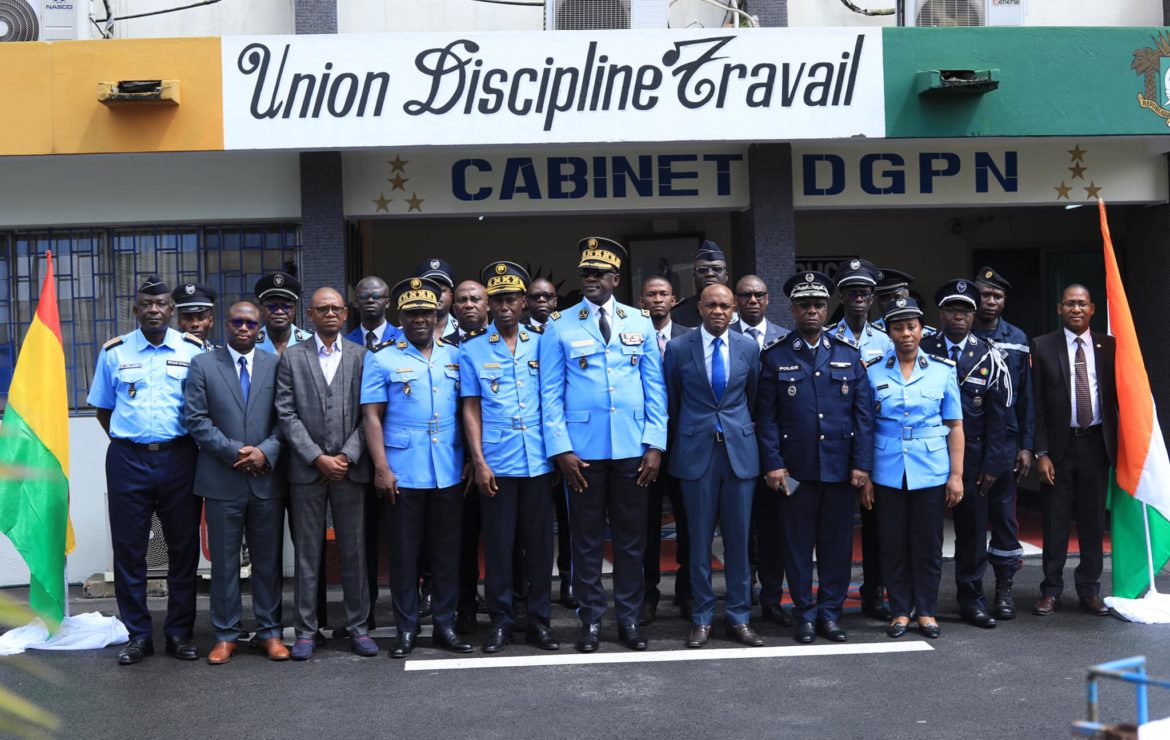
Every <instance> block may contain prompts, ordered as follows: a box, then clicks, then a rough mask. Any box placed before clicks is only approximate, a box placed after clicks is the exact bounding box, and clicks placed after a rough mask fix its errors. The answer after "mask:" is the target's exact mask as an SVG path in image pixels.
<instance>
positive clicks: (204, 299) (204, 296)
mask: <svg viewBox="0 0 1170 740" xmlns="http://www.w3.org/2000/svg"><path fill="white" fill-rule="evenodd" d="M171 299H172V300H173V301H174V302H175V308H177V309H178V310H179V313H202V312H204V311H206V310H207V309H209V308H214V307H215V291H214V290H212V289H211V288H210V287H208V286H206V285H202V284H200V283H183V284H182V285H180V286H179V287H177V288H175V289H174V290H173V291H171Z"/></svg>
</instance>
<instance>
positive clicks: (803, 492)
mask: <svg viewBox="0 0 1170 740" xmlns="http://www.w3.org/2000/svg"><path fill="white" fill-rule="evenodd" d="M769 493H771V494H772V495H773V496H776V497H778V499H779V501H780V510H781V513H782V517H781V518H782V520H783V524H784V542H785V556H784V572H785V573H787V574H788V589H789V591H790V592H791V594H792V603H793V609H792V618H793V619H795V620H797V621H802V622H816V621H817V620H820V621H826V620H832V621H837V620H838V619H840V618H841V608H842V606H843V605H844V603H845V594H846V593H847V592H848V590H849V575H850V570H851V568H852V565H853V506H854V501H856V499H857V495H856V493H855V492H854V489H853V487H852V486H851V485H849V483H848V482H842V483H820V482H818V481H802V482H801V484H800V486H799V487H798V488H797V489H796V493H794V494H792V495H791V496H785V495H784V494H783V492H780V491H776V492H773V491H771V490H769ZM814 550H816V567H817V576H818V579H817V580H818V583H819V586H818V588H817V594H816V597H815V598H814V597H813V551H814Z"/></svg>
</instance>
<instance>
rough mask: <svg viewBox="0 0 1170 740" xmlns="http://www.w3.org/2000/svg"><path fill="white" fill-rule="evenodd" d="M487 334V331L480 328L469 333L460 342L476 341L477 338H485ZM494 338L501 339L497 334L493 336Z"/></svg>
mask: <svg viewBox="0 0 1170 740" xmlns="http://www.w3.org/2000/svg"><path fill="white" fill-rule="evenodd" d="M486 332H487V330H486V329H484V328H482V327H480V328H479V329H475V330H473V331H469V332H467V335H466V336H465V337H463V339H461V340H460V341H463V342H466V341H467V340H468V339H475V338H476V337H480V336H483V335H484V334H485V333H486ZM492 336H493V337H496V339H499V336H498V335H496V334H493V335H492ZM496 339H493V340H492V341H496Z"/></svg>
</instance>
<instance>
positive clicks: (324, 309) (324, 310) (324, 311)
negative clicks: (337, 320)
mask: <svg viewBox="0 0 1170 740" xmlns="http://www.w3.org/2000/svg"><path fill="white" fill-rule="evenodd" d="M313 311H314V312H315V313H319V314H321V315H322V316H328V315H330V314H336V315H338V316H340V315H341V314H342V312H343V311H345V306H328V305H326V306H313Z"/></svg>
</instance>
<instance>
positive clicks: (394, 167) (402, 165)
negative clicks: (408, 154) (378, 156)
mask: <svg viewBox="0 0 1170 740" xmlns="http://www.w3.org/2000/svg"><path fill="white" fill-rule="evenodd" d="M386 164H388V165H390V171H391V172H401V173H402V174H404V175H405V174H406V165H408V164H410V161H409V160H405V159H403V158H402V157H400V156H399V155H397V154H395V155H394V159H387V160H386Z"/></svg>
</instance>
